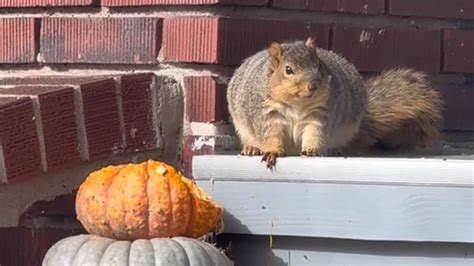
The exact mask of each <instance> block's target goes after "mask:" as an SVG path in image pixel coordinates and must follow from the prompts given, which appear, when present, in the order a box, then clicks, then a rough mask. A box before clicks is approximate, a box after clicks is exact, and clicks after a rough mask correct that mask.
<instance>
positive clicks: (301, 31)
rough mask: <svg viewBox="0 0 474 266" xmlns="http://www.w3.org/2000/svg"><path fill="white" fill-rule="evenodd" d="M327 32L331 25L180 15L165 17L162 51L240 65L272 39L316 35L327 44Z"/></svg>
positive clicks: (174, 57)
mask: <svg viewBox="0 0 474 266" xmlns="http://www.w3.org/2000/svg"><path fill="white" fill-rule="evenodd" d="M262 32H265V34H262ZM328 35H329V27H328V26H324V25H318V24H312V23H305V22H289V21H276V20H256V19H234V18H216V17H212V18H208V17H177V18H169V19H165V22H164V33H163V36H164V37H163V45H164V48H163V49H164V51H163V53H164V59H165V61H170V62H179V61H181V62H198V63H211V64H216V63H217V64H222V65H239V64H240V63H241V61H242V59H244V58H245V57H247V56H249V55H251V54H253V53H255V52H257V51H259V50H261V49H265V48H266V47H268V46H269V45H270V43H271V42H273V41H280V42H281V41H287V40H293V39H306V38H307V37H308V36H313V37H315V38H316V39H317V40H318V45H320V46H321V47H327V46H328Z"/></svg>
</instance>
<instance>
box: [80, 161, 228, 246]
mask: <svg viewBox="0 0 474 266" xmlns="http://www.w3.org/2000/svg"><path fill="white" fill-rule="evenodd" d="M222 212H223V210H222V208H221V207H220V206H219V205H218V204H217V203H216V202H214V201H213V200H212V199H211V198H210V197H209V196H208V195H207V194H206V193H205V192H204V191H203V190H202V189H201V188H199V187H198V186H197V185H196V184H195V183H194V182H193V181H191V180H190V179H188V178H186V177H184V176H182V175H181V174H180V173H179V172H177V171H176V170H175V169H174V168H173V167H171V166H169V165H167V164H165V163H162V162H158V161H152V160H149V161H147V162H143V163H137V164H126V165H117V166H107V167H104V168H102V169H100V170H98V171H95V172H92V173H91V174H90V175H89V176H88V177H87V178H86V180H85V181H84V182H83V183H82V184H81V186H80V187H79V190H78V192H77V195H76V214H77V218H78V220H79V221H80V222H81V223H82V225H83V226H84V228H85V229H86V230H87V232H89V233H90V234H95V235H99V236H104V237H110V238H114V239H121V240H134V239H140V238H143V239H150V238H156V237H173V236H185V237H193V238H198V237H201V236H203V235H205V234H206V233H208V232H210V231H212V230H217V231H222V229H223V221H222Z"/></svg>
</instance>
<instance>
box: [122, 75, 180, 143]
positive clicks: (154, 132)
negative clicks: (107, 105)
mask: <svg viewBox="0 0 474 266" xmlns="http://www.w3.org/2000/svg"><path fill="white" fill-rule="evenodd" d="M119 83H120V88H121V93H120V95H121V108H122V113H123V122H124V133H125V149H126V151H140V150H149V149H154V148H157V147H158V146H159V145H160V131H159V121H157V120H158V119H157V117H156V116H157V112H158V108H159V106H158V99H157V95H156V93H157V92H156V87H155V84H154V75H153V74H137V75H125V76H121V77H120V78H119ZM168 111H170V112H172V110H168Z"/></svg>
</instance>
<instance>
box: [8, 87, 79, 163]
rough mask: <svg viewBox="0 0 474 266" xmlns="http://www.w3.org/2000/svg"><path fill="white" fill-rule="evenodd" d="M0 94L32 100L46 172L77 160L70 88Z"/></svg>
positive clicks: (48, 88)
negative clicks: (40, 130) (27, 97)
mask: <svg viewBox="0 0 474 266" xmlns="http://www.w3.org/2000/svg"><path fill="white" fill-rule="evenodd" d="M0 95H8V96H30V97H32V100H33V102H34V103H35V104H34V110H35V117H41V121H39V120H35V121H36V122H37V123H38V121H39V123H40V124H41V128H42V132H41V133H40V136H41V137H40V145H43V149H44V156H45V161H46V164H47V169H48V170H57V169H62V168H65V167H67V166H69V165H71V164H72V163H76V162H79V161H80V155H79V150H78V148H77V147H78V144H79V143H78V136H77V127H76V118H75V113H74V112H75V105H74V90H73V89H72V88H65V87H44V86H42V87H38V86H28V87H27V86H23V87H16V88H13V89H3V90H0ZM40 147H41V146H40Z"/></svg>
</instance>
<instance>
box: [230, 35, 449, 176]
mask: <svg viewBox="0 0 474 266" xmlns="http://www.w3.org/2000/svg"><path fill="white" fill-rule="evenodd" d="M227 102H228V107H229V113H230V116H231V119H232V122H233V124H234V126H235V130H236V132H237V135H238V136H239V138H240V140H241V143H242V146H243V147H242V151H241V154H243V155H249V156H253V155H263V157H262V161H264V162H266V165H267V167H268V168H273V167H274V166H275V163H276V159H277V158H278V157H282V156H286V155H301V156H326V155H332V154H341V153H350V152H352V151H363V150H370V149H373V148H376V147H386V148H394V149H396V148H409V147H414V146H423V145H430V144H432V143H434V142H435V141H437V140H438V139H439V138H440V137H441V133H440V129H439V128H440V124H441V122H442V107H443V103H442V99H441V96H440V94H439V93H438V92H437V91H436V90H434V89H432V88H431V86H430V84H429V82H428V81H427V77H426V75H424V74H423V73H421V72H416V71H414V70H412V69H391V70H388V71H385V72H383V73H382V74H380V75H378V76H376V77H372V78H369V79H368V80H364V78H363V77H362V75H361V74H360V73H359V71H358V70H357V69H356V67H355V66H354V65H353V64H352V63H350V62H349V61H348V60H347V59H345V58H344V57H342V56H340V55H338V54H336V53H334V52H332V51H328V50H326V49H323V48H320V47H316V44H315V41H314V39H313V38H311V37H309V38H308V39H307V40H306V41H293V42H286V43H278V42H273V43H272V44H271V45H270V46H269V47H268V49H264V50H262V51H259V52H257V53H256V54H254V55H252V56H250V57H248V58H247V59H245V60H244V61H243V62H242V64H241V65H240V66H239V67H238V68H237V69H236V70H235V71H234V74H233V75H232V77H231V79H230V81H229V84H228V89H227Z"/></svg>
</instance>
